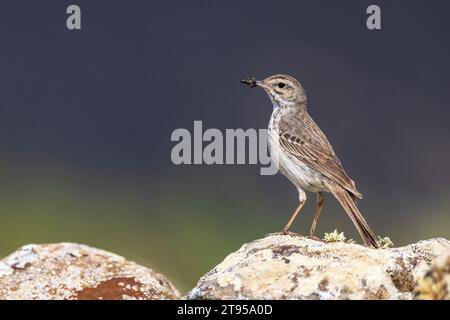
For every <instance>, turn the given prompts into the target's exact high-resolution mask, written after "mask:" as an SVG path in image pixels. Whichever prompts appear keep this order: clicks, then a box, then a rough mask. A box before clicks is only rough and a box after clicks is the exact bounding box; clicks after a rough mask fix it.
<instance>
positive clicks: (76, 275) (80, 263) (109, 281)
mask: <svg viewBox="0 0 450 320" xmlns="http://www.w3.org/2000/svg"><path fill="white" fill-rule="evenodd" d="M179 296H180V295H179V293H178V291H177V290H176V289H175V287H174V286H173V285H172V284H171V283H170V282H169V281H168V280H167V279H166V278H165V277H164V276H162V275H161V274H158V273H155V272H153V271H152V270H150V269H147V268H145V267H142V266H140V265H138V264H136V263H134V262H130V261H127V260H125V259H124V258H123V257H120V256H118V255H115V254H112V253H110V252H107V251H103V250H99V249H95V248H91V247H88V246H85V245H80V244H74V243H58V244H43V245H35V244H30V245H27V246H24V247H22V248H20V249H19V250H17V251H16V252H14V253H13V254H11V255H10V256H8V257H6V258H4V259H3V260H1V261H0V300H3V299H21V300H22V299H25V300H32V299H33V300H35V299H39V300H43V299H44V300H48V299H50V300H60V299H69V300H86V299H89V300H94V299H105V300H117V299H145V300H147V299H177V298H179Z"/></svg>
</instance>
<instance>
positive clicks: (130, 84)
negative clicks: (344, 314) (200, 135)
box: [0, 0, 450, 291]
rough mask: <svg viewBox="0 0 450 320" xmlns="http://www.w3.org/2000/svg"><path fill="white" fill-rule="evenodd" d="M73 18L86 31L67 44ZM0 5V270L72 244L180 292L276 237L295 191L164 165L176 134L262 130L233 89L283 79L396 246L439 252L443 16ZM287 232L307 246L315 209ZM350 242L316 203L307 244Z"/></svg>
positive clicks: (445, 83)
mask: <svg viewBox="0 0 450 320" xmlns="http://www.w3.org/2000/svg"><path fill="white" fill-rule="evenodd" d="M69 4H77V5H79V6H80V7H81V12H82V30H80V31H69V30H67V28H66V18H67V15H66V8H67V6H68V5H69ZM370 4H373V3H372V1H370V2H369V1H356V0H355V1H345V2H343V1H340V2H339V3H338V2H336V1H331V0H330V1H293V0H292V1H256V0H253V1H244V2H243V1H221V2H219V1H207V0H202V1H200V0H195V1H189V2H187V1H164V2H162V1H159V2H153V1H152V2H151V1H143V0H142V1H124V0H122V1H111V0H108V1H106V0H104V1H101V0H98V1H86V0H78V1H60V0H58V1H56V0H53V1H50V0H46V1H39V2H38V1H31V0H29V1H20V0H14V1H12V0H8V1H6V0H5V1H2V3H1V5H0V39H1V49H0V257H3V256H6V255H8V254H9V253H11V252H12V251H14V250H15V249H17V248H18V247H19V246H22V245H24V244H27V243H43V242H60V241H70V242H78V243H85V244H88V245H91V246H95V247H99V248H102V249H105V250H109V251H112V252H115V253H118V254H120V255H123V256H125V257H127V258H128V259H131V260H135V261H137V262H139V263H141V264H143V265H146V266H149V267H151V268H153V269H155V270H157V271H159V272H162V273H164V274H165V275H167V276H168V277H169V278H170V279H171V280H173V282H174V283H175V284H176V285H177V286H178V288H180V290H181V291H186V290H187V289H189V288H191V287H192V286H193V285H194V284H195V282H196V281H197V280H198V278H199V277H200V276H201V275H203V274H204V273H206V272H207V271H209V270H210V269H211V268H212V267H214V266H215V265H216V264H217V263H219V262H220V261H221V260H222V259H223V258H224V257H225V256H226V255H227V254H229V253H231V252H232V251H234V250H236V249H238V248H239V247H240V246H241V245H242V244H243V243H245V242H248V241H251V240H254V239H256V238H258V237H262V236H264V235H265V234H267V233H270V232H275V231H279V230H281V228H282V227H283V226H284V224H285V223H286V222H287V220H288V218H289V216H290V215H291V213H292V212H293V210H294V209H295V208H296V206H297V199H298V198H297V191H296V190H295V188H294V187H293V186H292V185H291V183H290V182H289V181H288V180H287V179H286V178H284V177H283V176H281V175H276V176H260V175H259V165H213V166H206V165H196V166H195V165H184V166H183V165H181V166H176V165H174V164H172V162H171V159H170V152H171V149H172V147H173V146H174V145H175V143H174V142H171V141H170V136H171V133H172V131H173V130H174V129H176V128H187V129H188V130H190V131H192V130H193V121H194V120H202V121H203V126H204V128H205V129H206V128H219V129H222V130H224V129H226V128H244V129H246V128H265V127H267V123H268V120H269V117H270V114H271V111H272V107H271V104H270V102H269V99H268V98H267V97H266V96H265V94H264V93H263V92H262V91H261V90H256V89H255V90H250V89H248V88H246V87H244V86H242V85H241V84H240V83H239V80H240V78H241V77H243V76H255V77H257V78H263V77H266V76H269V75H271V74H274V73H287V74H290V75H293V76H295V77H297V78H298V79H299V80H300V81H301V82H302V84H303V86H304V87H305V89H306V90H307V93H308V98H309V111H310V114H311V115H312V116H313V118H314V119H315V120H316V122H317V123H318V124H319V125H320V126H321V128H322V129H323V130H324V132H325V133H326V134H327V136H328V137H329V139H330V141H331V142H332V144H333V146H334V148H335V151H336V152H337V154H338V155H339V157H340V159H341V160H342V162H343V164H344V166H345V168H346V169H347V171H348V172H349V174H350V175H351V176H352V178H353V179H354V180H355V181H356V182H357V186H358V189H359V190H360V191H361V192H362V193H363V194H364V199H363V200H361V201H360V202H359V206H360V208H361V211H362V212H363V213H364V215H365V216H366V218H367V220H368V221H369V222H370V224H371V226H372V227H373V229H374V230H375V231H376V233H377V234H380V235H383V236H389V237H390V238H391V239H392V240H393V241H394V243H395V244H396V245H398V246H400V245H405V244H408V243H412V242H416V241H418V240H422V239H427V238H432V237H446V238H449V237H450V213H449V210H450V185H449V179H450V166H449V164H450V126H449V121H450V108H449V101H450V90H449V89H450V88H449V84H450V60H449V56H450V42H449V41H448V37H449V31H450V19H449V18H448V12H449V10H450V3H449V2H448V1H433V2H432V3H430V2H428V1H395V2H394V1H376V4H378V5H379V6H380V7H381V16H382V30H380V31H369V30H368V29H367V28H366V18H367V15H366V13H365V11H366V8H367V6H368V5H370ZM309 200H310V201H309V202H308V205H307V206H306V209H304V210H303V213H302V214H301V215H300V216H299V217H298V218H297V220H296V222H295V224H294V226H293V230H294V231H297V232H300V233H306V232H307V230H308V229H309V226H310V223H311V222H312V217H313V210H314V206H315V196H314V195H311V194H310V195H309ZM335 228H337V229H338V230H340V231H345V233H346V235H347V237H352V238H354V239H355V240H357V241H360V239H359V236H358V235H357V233H356V230H355V229H354V227H353V225H352V223H351V221H350V220H349V219H348V218H347V216H346V214H345V213H344V211H343V210H342V209H341V208H339V207H338V206H337V204H336V201H335V200H334V199H332V198H331V197H330V196H327V198H326V203H325V209H324V211H323V215H322V216H321V219H320V222H319V226H318V233H319V234H322V235H323V233H324V232H328V231H332V230H334V229H335Z"/></svg>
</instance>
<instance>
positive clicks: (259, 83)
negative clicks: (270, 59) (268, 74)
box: [255, 80, 269, 89]
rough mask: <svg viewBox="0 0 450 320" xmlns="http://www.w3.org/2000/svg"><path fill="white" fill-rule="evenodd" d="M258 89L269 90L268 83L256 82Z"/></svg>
mask: <svg viewBox="0 0 450 320" xmlns="http://www.w3.org/2000/svg"><path fill="white" fill-rule="evenodd" d="M255 84H256V85H257V86H258V87H261V88H263V89H268V88H269V86H268V85H267V83H265V82H264V80H261V81H260V80H258V81H256V83H255Z"/></svg>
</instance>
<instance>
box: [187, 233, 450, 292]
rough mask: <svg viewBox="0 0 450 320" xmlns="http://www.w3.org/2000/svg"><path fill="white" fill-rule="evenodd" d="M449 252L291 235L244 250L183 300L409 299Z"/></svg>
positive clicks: (436, 242)
mask: <svg viewBox="0 0 450 320" xmlns="http://www.w3.org/2000/svg"><path fill="white" fill-rule="evenodd" d="M449 248H450V241H448V240H446V239H442V238H438V239H431V240H425V241H420V242H418V243H416V244H412V245H408V246H405V247H401V248H389V249H372V248H367V247H364V246H361V245H357V244H349V243H345V242H332V243H325V242H321V241H316V240H312V239H308V238H305V237H301V236H296V235H278V234H273V235H269V236H267V237H265V238H263V239H259V240H256V241H253V242H250V243H247V244H245V245H243V246H242V247H241V248H240V249H239V250H238V251H236V252H234V253H232V254H230V255H229V256H228V257H226V258H225V260H224V261H223V262H222V263H220V264H219V265H217V266H216V267H215V268H214V269H213V270H211V271H210V272H208V273H207V274H206V275H204V276H203V277H202V278H201V279H200V281H199V282H198V284H197V286H196V287H195V288H194V289H192V290H191V291H190V292H189V293H188V294H187V296H186V297H187V299H412V297H413V293H412V291H413V289H414V285H415V282H416V279H417V278H418V277H419V276H420V275H422V274H424V273H425V272H426V270H427V269H428V268H429V267H430V265H431V261H432V260H433V259H434V258H435V257H436V256H438V255H439V254H441V253H443V252H444V251H445V250H447V249H449Z"/></svg>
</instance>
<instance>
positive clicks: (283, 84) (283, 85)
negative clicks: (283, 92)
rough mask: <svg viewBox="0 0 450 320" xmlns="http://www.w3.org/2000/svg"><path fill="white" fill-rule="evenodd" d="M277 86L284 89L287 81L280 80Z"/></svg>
mask: <svg viewBox="0 0 450 320" xmlns="http://www.w3.org/2000/svg"><path fill="white" fill-rule="evenodd" d="M277 86H278V88H280V89H283V88H284V87H285V86H286V83H284V82H278V84H277Z"/></svg>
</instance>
